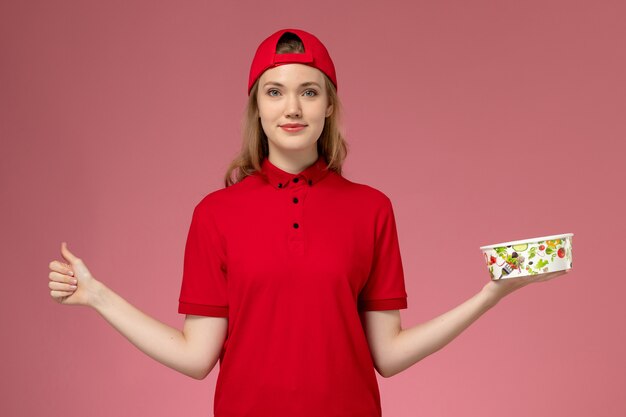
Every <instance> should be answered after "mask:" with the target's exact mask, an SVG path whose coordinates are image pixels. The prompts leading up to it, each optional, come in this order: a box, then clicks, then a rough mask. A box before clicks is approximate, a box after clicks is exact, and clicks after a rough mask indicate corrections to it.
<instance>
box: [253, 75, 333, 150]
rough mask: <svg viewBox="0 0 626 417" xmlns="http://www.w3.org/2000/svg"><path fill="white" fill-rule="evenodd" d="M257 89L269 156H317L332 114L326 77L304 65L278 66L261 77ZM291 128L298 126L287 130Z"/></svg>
mask: <svg viewBox="0 0 626 417" xmlns="http://www.w3.org/2000/svg"><path fill="white" fill-rule="evenodd" d="M258 88H259V90H258V94H257V104H258V108H259V118H260V119H261V125H262V126H263V131H264V132H265V135H266V136H267V138H268V145H269V151H270V155H274V156H277V155H280V157H281V158H283V157H289V156H290V155H292V156H295V155H302V154H308V153H311V154H317V147H316V146H317V145H316V142H317V140H318V139H319V137H320V135H321V133H322V130H323V129H324V121H325V118H326V117H328V116H330V114H331V113H332V110H333V108H332V105H329V104H328V94H327V92H326V85H325V83H324V74H323V73H322V72H321V71H320V70H318V69H317V68H313V67H310V66H308V65H304V64H284V65H279V66H277V67H274V68H271V69H269V70H267V71H265V72H264V73H263V74H262V75H261V77H260V78H259V87H258ZM289 124H292V125H298V126H297V127H294V128H289V127H288V126H285V125H289ZM312 158H313V156H311V159H312Z"/></svg>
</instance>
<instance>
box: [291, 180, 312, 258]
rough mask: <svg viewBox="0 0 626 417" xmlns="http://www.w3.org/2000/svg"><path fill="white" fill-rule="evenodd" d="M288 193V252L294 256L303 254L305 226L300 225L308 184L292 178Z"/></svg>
mask: <svg viewBox="0 0 626 417" xmlns="http://www.w3.org/2000/svg"><path fill="white" fill-rule="evenodd" d="M287 192H289V203H288V204H289V206H290V207H289V210H288V213H289V219H288V224H289V232H288V240H289V241H288V246H289V250H290V251H291V252H292V253H294V254H300V255H301V254H304V233H305V232H306V226H307V225H305V224H303V223H302V219H303V209H304V200H305V197H306V193H307V192H308V184H307V181H305V180H304V178H300V177H294V178H293V180H292V181H291V184H290V186H289V187H288V188H287Z"/></svg>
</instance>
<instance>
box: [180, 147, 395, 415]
mask: <svg viewBox="0 0 626 417" xmlns="http://www.w3.org/2000/svg"><path fill="white" fill-rule="evenodd" d="M326 167H327V165H326V161H325V160H324V158H323V156H320V158H319V159H318V160H317V162H315V164H313V165H311V166H310V167H308V168H307V169H305V170H304V171H302V172H300V173H299V174H290V173H288V172H285V171H283V170H281V169H279V168H278V167H276V166H274V165H273V164H271V163H270V162H269V160H268V159H267V158H266V159H264V160H263V162H262V170H261V172H255V173H253V174H252V175H250V176H248V177H246V178H245V179H243V180H242V181H240V182H238V183H236V184H235V185H232V186H230V187H227V188H223V189H219V190H217V191H214V192H212V193H210V194H208V195H206V196H205V197H204V198H203V199H202V200H201V201H200V202H199V203H198V204H197V206H196V207H195V209H194V212H193V216H192V220H191V226H190V228H189V234H188V237H187V243H186V246H185V259H184V270H183V280H182V288H181V293H180V304H179V308H178V311H179V312H180V313H183V314H193V315H203V316H219V317H228V335H227V338H226V341H225V343H224V346H223V349H222V352H221V355H220V369H219V374H218V378H217V384H216V388H215V400H214V413H215V417H379V416H381V407H380V396H379V390H378V384H377V380H376V374H375V369H374V365H373V361H372V357H371V353H370V350H369V346H368V344H367V339H366V336H365V332H364V330H363V326H362V323H361V320H360V316H359V311H363V310H395V309H402V308H406V307H407V294H406V291H405V286H404V275H403V269H402V261H401V258H400V249H399V246H398V237H397V231H396V223H395V218H394V214H393V209H392V205H391V201H390V200H389V198H388V197H387V196H386V195H385V194H383V193H382V192H381V191H378V190H377V189H375V188H372V187H370V186H368V185H364V184H357V183H353V182H351V181H349V180H347V179H345V178H344V177H342V176H341V175H339V174H337V173H335V172H333V171H329V170H326V169H325V168H326Z"/></svg>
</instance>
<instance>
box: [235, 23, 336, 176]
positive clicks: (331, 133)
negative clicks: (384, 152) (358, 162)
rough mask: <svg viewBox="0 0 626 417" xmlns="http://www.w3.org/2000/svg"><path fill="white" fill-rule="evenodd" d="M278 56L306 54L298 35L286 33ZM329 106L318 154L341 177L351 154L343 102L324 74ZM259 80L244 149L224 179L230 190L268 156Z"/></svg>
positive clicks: (244, 125)
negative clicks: (343, 123)
mask: <svg viewBox="0 0 626 417" xmlns="http://www.w3.org/2000/svg"><path fill="white" fill-rule="evenodd" d="M276 53H278V54H287V53H292V54H293V53H304V46H303V45H302V41H301V40H300V38H299V37H298V36H296V35H295V34H293V33H289V32H288V33H285V34H284V35H283V36H282V37H281V38H280V40H279V41H278V44H277V46H276ZM324 81H325V85H326V92H327V95H328V104H332V105H333V111H332V114H331V115H330V116H328V117H327V118H326V120H325V121H324V129H323V130H322V133H321V135H320V137H319V139H318V140H317V152H318V155H323V156H324V158H325V159H326V162H327V164H328V169H329V170H331V171H335V172H336V173H338V174H340V175H341V168H342V165H343V161H344V160H345V159H346V156H347V155H348V144H347V142H346V141H345V139H344V136H343V134H342V133H341V132H340V120H341V113H342V108H341V102H340V101H339V97H338V96H337V90H336V89H335V85H334V84H333V83H332V81H330V79H329V78H328V77H327V76H326V74H324ZM258 89H259V79H257V80H256V82H255V83H254V85H253V86H252V90H251V91H250V96H249V98H248V104H247V106H246V110H245V113H244V117H243V121H242V134H243V141H242V144H241V149H240V151H239V153H238V155H237V156H236V157H235V159H234V160H233V161H232V162H231V163H230V165H229V166H228V169H227V170H226V175H225V176H224V185H225V187H229V186H231V185H234V184H236V183H238V182H239V181H241V180H243V179H244V178H246V177H247V176H248V175H251V174H253V173H254V172H255V171H261V163H262V161H263V159H265V158H267V157H268V155H269V145H268V143H267V136H266V135H265V132H264V131H263V127H262V126H261V120H260V119H259V108H258V105H257V95H258Z"/></svg>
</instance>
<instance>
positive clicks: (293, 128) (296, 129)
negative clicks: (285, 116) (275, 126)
mask: <svg viewBox="0 0 626 417" xmlns="http://www.w3.org/2000/svg"><path fill="white" fill-rule="evenodd" d="M305 127H306V125H282V126H281V129H283V130H286V131H287V132H299V131H301V130H302V129H304V128H305Z"/></svg>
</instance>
